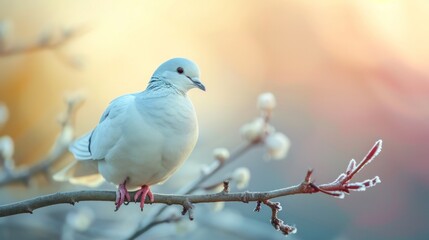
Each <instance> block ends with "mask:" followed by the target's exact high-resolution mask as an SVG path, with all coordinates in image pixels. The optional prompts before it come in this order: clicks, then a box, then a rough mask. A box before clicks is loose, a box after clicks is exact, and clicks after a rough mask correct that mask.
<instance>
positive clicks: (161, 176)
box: [54, 58, 205, 210]
mask: <svg viewBox="0 0 429 240" xmlns="http://www.w3.org/2000/svg"><path fill="white" fill-rule="evenodd" d="M199 77H200V71H199V69H198V66H197V65H196V64H195V63H193V62H192V61H190V60H188V59H184V58H173V59H170V60H168V61H166V62H165V63H163V64H161V65H160V66H159V67H158V68H157V69H156V71H155V72H154V74H153V75H152V77H151V79H150V81H149V84H148V87H147V88H146V90H145V91H143V92H140V93H135V94H128V95H124V96H121V97H118V98H116V99H115V100H113V101H112V102H111V103H110V105H109V106H108V108H107V109H106V110H105V112H104V113H103V115H102V116H101V119H100V122H99V123H98V125H97V126H96V127H95V128H94V129H93V130H92V131H90V132H89V133H87V134H86V135H84V136H82V137H81V138H79V139H78V140H76V141H75V142H74V143H73V144H72V145H71V146H70V151H71V152H72V153H73V155H74V157H75V158H76V159H77V161H75V162H73V163H72V164H70V165H69V166H67V167H66V168H64V169H63V170H61V171H60V172H58V173H57V174H56V175H55V176H54V179H56V180H69V181H70V182H80V183H82V182H83V183H87V184H94V183H97V182H98V179H102V178H101V177H100V175H99V174H101V176H102V177H103V178H104V179H105V180H107V181H108V182H111V183H113V184H116V185H118V190H117V193H116V202H115V205H116V210H118V209H119V207H120V206H121V205H122V204H123V203H124V202H125V201H130V195H129V193H128V190H131V189H138V188H140V190H139V191H138V192H137V193H136V194H135V197H134V201H137V200H138V198H139V197H140V196H141V199H140V207H141V209H142V210H143V207H144V201H145V199H146V196H149V199H150V201H151V202H153V201H154V198H153V194H152V192H151V190H150V188H149V186H151V185H154V184H157V183H161V182H164V181H166V180H167V179H168V178H169V177H170V176H171V175H172V174H173V172H174V171H176V170H177V169H178V168H179V167H180V166H181V165H182V164H183V162H184V161H185V159H187V158H188V156H189V155H190V154H191V152H192V150H193V148H194V146H195V143H196V141H197V138H198V123H197V117H196V113H195V109H194V106H193V105H192V102H191V100H190V99H189V97H188V95H187V92H188V91H189V90H190V89H192V88H195V87H196V88H199V89H201V90H203V91H205V87H204V85H203V84H202V83H201V81H200V78H199ZM94 174H95V175H94Z"/></svg>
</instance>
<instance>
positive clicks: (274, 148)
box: [265, 132, 290, 160]
mask: <svg viewBox="0 0 429 240" xmlns="http://www.w3.org/2000/svg"><path fill="white" fill-rule="evenodd" d="M265 146H266V147H267V154H268V157H269V158H270V159H275V160H280V159H282V158H284V157H285V156H286V154H287V152H288V151H289V148H290V140H289V138H288V137H286V135H284V134H283V133H280V132H276V133H273V134H270V135H269V136H268V137H267V139H266V140H265Z"/></svg>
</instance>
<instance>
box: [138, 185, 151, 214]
mask: <svg viewBox="0 0 429 240" xmlns="http://www.w3.org/2000/svg"><path fill="white" fill-rule="evenodd" d="M140 196H141V198H140V209H141V210H142V211H143V207H144V201H145V200H146V196H149V200H150V201H151V202H153V201H155V198H154V197H153V193H152V191H151V190H150V188H149V186H148V185H143V186H141V188H140V190H138V191H137V192H136V194H135V195H134V202H137V200H138V199H139V197H140Z"/></svg>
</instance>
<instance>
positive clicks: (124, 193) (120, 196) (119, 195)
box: [115, 180, 131, 211]
mask: <svg viewBox="0 0 429 240" xmlns="http://www.w3.org/2000/svg"><path fill="white" fill-rule="evenodd" d="M126 183H127V180H125V181H124V182H123V183H121V184H119V186H118V191H116V201H115V205H116V209H115V211H118V209H119V207H121V205H122V204H123V203H125V200H127V202H129V201H131V197H130V194H129V193H128V190H127V187H126V186H125V185H126Z"/></svg>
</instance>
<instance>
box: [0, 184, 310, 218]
mask: <svg viewBox="0 0 429 240" xmlns="http://www.w3.org/2000/svg"><path fill="white" fill-rule="evenodd" d="M303 189H304V188H303V187H302V186H301V185H296V186H292V187H288V188H282V189H277V190H273V191H268V192H236V193H225V192H220V193H215V194H196V195H171V194H154V197H155V201H154V202H152V203H153V204H154V203H163V204H167V205H181V206H184V205H185V207H186V208H189V204H190V203H192V204H196V203H211V202H242V201H243V195H246V200H247V201H264V200H267V199H272V198H277V197H282V196H287V195H293V194H303V193H310V192H304V190H303ZM134 194H135V192H132V193H130V196H131V198H133V197H134ZM115 200H116V192H114V191H97V190H87V191H75V192H63V193H54V194H50V195H45V196H39V197H36V198H33V199H29V200H24V201H21V202H17V203H11V204H7V205H2V206H0V217H5V216H10V215H16V214H21V213H33V211H34V210H36V209H38V208H43V207H47V206H51V205H56V204H63V203H68V204H72V205H74V204H75V203H77V202H81V201H111V202H114V201H115ZM146 203H149V200H146ZM188 210H189V209H188Z"/></svg>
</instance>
